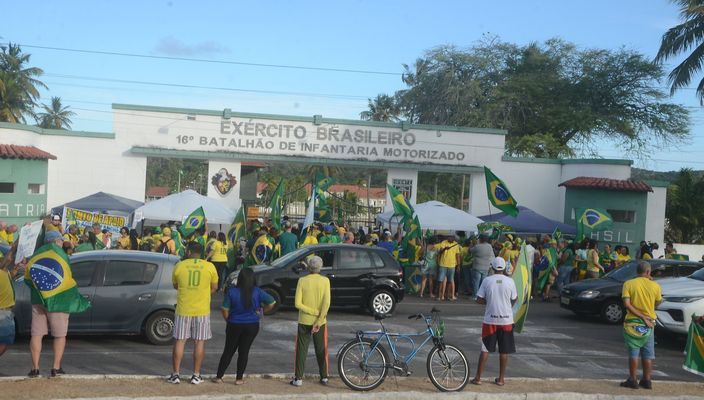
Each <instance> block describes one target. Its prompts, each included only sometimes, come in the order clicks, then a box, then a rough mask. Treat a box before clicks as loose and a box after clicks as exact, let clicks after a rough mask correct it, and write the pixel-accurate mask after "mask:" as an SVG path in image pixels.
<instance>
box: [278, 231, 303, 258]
mask: <svg viewBox="0 0 704 400" xmlns="http://www.w3.org/2000/svg"><path fill="white" fill-rule="evenodd" d="M279 244H280V245H281V256H285V255H286V254H288V253H291V252H294V251H296V247H298V238H296V235H294V234H293V233H291V232H284V233H282V234H281V235H280V236H279Z"/></svg>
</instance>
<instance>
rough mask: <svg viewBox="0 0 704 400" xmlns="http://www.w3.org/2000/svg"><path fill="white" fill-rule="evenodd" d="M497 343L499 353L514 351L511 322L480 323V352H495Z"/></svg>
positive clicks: (514, 344)
mask: <svg viewBox="0 0 704 400" xmlns="http://www.w3.org/2000/svg"><path fill="white" fill-rule="evenodd" d="M497 343H498V345H499V353H500V354H509V353H515V352H516V343H515V342H514V340H513V324H511V325H491V324H482V352H486V353H493V352H495V351H496V344H497Z"/></svg>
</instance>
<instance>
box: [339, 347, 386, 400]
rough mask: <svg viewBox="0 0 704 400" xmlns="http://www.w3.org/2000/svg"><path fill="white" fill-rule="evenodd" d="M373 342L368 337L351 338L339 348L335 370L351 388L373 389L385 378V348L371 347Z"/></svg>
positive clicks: (360, 389)
mask: <svg viewBox="0 0 704 400" xmlns="http://www.w3.org/2000/svg"><path fill="white" fill-rule="evenodd" d="M373 344H374V342H373V341H372V340H370V339H362V340H361V341H359V340H351V341H349V342H347V343H346V344H345V345H344V346H343V347H342V350H340V356H339V357H338V359H337V372H338V373H339V374H340V378H341V379H342V382H344V383H345V385H347V386H348V387H349V388H350V389H352V390H359V391H365V390H372V389H375V388H377V387H378V386H379V385H381V384H382V382H384V379H385V378H386V374H387V370H386V362H387V360H388V356H387V355H386V350H384V348H383V347H381V346H377V347H375V348H372V346H373Z"/></svg>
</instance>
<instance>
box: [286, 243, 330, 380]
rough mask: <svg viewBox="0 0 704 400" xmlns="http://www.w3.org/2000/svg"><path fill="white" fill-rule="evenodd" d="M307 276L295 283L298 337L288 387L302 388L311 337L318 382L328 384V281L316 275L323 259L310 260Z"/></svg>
mask: <svg viewBox="0 0 704 400" xmlns="http://www.w3.org/2000/svg"><path fill="white" fill-rule="evenodd" d="M306 263H307V264H308V272H309V274H308V275H307V276H304V277H303V278H300V279H299V280H298V285H297V286H296V303H295V304H296V308H297V309H298V334H297V335H296V350H295V359H296V371H295V376H294V378H293V380H292V381H291V385H293V386H302V385H303V374H304V372H305V367H306V357H307V356H308V344H309V343H310V338H311V336H312V337H313V346H314V347H315V358H316V359H317V361H318V371H319V372H320V383H321V384H323V385H327V384H328V326H327V319H326V318H327V315H328V309H329V308H330V279H328V277H327V276H322V275H320V269H321V268H322V267H323V259H322V258H320V257H318V256H313V257H310V258H309V259H308V260H307V261H306Z"/></svg>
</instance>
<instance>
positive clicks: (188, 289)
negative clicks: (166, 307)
mask: <svg viewBox="0 0 704 400" xmlns="http://www.w3.org/2000/svg"><path fill="white" fill-rule="evenodd" d="M171 281H172V282H173V283H174V284H176V285H177V286H178V294H177V296H176V314H177V315H180V316H182V317H199V316H203V315H210V291H211V290H210V287H211V285H216V284H217V283H218V273H217V271H216V270H215V266H214V265H213V264H212V263H210V262H208V261H205V260H201V259H193V258H189V259H187V260H183V261H181V262H179V263H178V264H176V266H175V267H174V272H173V275H172V277H171Z"/></svg>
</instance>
